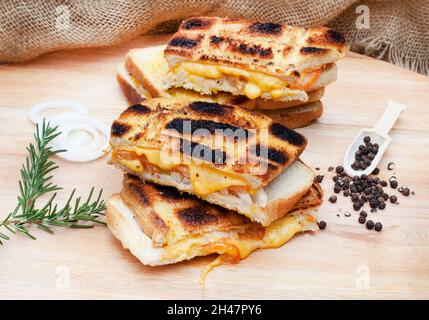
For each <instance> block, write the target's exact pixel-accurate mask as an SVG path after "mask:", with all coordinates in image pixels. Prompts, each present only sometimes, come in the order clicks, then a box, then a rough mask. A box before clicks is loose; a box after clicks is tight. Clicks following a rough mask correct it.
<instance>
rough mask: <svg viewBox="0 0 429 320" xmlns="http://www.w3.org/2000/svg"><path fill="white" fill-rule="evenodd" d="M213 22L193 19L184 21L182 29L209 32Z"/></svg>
mask: <svg viewBox="0 0 429 320" xmlns="http://www.w3.org/2000/svg"><path fill="white" fill-rule="evenodd" d="M211 25H212V21H210V20H209V19H201V18H191V19H188V20H185V21H183V23H182V25H181V27H180V28H181V29H185V30H196V29H197V30H207V29H210V27H211Z"/></svg>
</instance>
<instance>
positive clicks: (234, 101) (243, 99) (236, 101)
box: [229, 96, 249, 105]
mask: <svg viewBox="0 0 429 320" xmlns="http://www.w3.org/2000/svg"><path fill="white" fill-rule="evenodd" d="M247 101H249V98H248V97H246V96H232V97H231V98H230V100H229V103H230V104H236V105H238V104H242V103H245V102H247Z"/></svg>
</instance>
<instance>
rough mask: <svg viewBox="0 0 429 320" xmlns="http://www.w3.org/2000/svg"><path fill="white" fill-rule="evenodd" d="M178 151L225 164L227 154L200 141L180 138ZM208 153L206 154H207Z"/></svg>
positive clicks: (214, 162) (207, 160)
mask: <svg viewBox="0 0 429 320" xmlns="http://www.w3.org/2000/svg"><path fill="white" fill-rule="evenodd" d="M179 151H180V153H183V154H186V155H188V156H190V157H192V158H196V159H199V160H203V161H206V162H211V163H213V164H219V165H222V164H226V160H227V155H226V153H225V152H223V151H222V150H220V149H212V148H210V147H209V146H206V145H204V144H201V143H197V142H193V141H189V140H185V139H180V150H179ZM207 155H208V156H207Z"/></svg>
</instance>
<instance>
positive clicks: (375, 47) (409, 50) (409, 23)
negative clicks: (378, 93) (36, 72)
mask: <svg viewBox="0 0 429 320" xmlns="http://www.w3.org/2000/svg"><path fill="white" fill-rule="evenodd" d="M360 5H366V6H367V7H362V6H360ZM366 8H367V9H368V10H367V9H366ZM367 11H369V21H367V19H365V17H366V16H365V14H366V13H367ZM197 15H218V16H229V17H246V18H253V19H259V20H263V21H273V22H282V23H288V24H292V25H299V26H304V27H308V26H312V25H328V26H331V27H334V28H336V29H338V30H340V31H342V32H344V33H345V34H346V36H347V38H348V40H349V41H350V43H351V44H352V50H354V51H359V52H361V53H365V54H368V55H371V56H375V57H377V58H380V59H385V60H387V61H390V62H392V63H395V64H399V65H401V66H404V67H406V68H409V69H412V70H415V71H418V72H420V73H425V74H429V0H408V1H406V0H403V1H400V0H390V1H388V0H384V1H383V0H368V1H358V0H283V1H281V0H269V1H263V0H223V1H210V0H200V1H198V0H178V1H170V0H162V1H146V0H135V1H132V0H117V1H113V0H105V1H102V0H63V1H61V0H0V61H2V62H22V61H27V60H30V59H33V58H35V57H37V56H38V55H40V54H42V53H45V52H49V51H53V50H58V49H65V48H76V47H94V46H105V45H111V44H115V43H119V42H122V41H125V40H127V39H130V38H132V37H135V36H137V35H140V34H146V33H162V32H174V31H175V29H176V28H177V25H178V22H179V21H180V20H182V19H183V18H186V17H189V16H197ZM362 19H364V20H362Z"/></svg>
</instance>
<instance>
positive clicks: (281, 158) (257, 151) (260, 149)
mask: <svg viewBox="0 0 429 320" xmlns="http://www.w3.org/2000/svg"><path fill="white" fill-rule="evenodd" d="M251 150H252V153H253V154H254V155H255V156H257V157H262V158H264V159H268V160H270V161H273V162H276V163H279V164H284V163H286V162H287V161H288V156H287V155H286V154H284V153H283V152H282V151H280V150H276V149H274V148H267V147H266V146H261V145H260V144H257V145H256V146H255V148H252V149H251Z"/></svg>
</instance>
